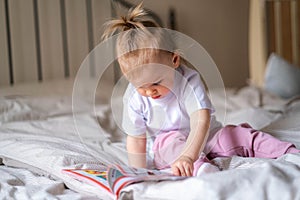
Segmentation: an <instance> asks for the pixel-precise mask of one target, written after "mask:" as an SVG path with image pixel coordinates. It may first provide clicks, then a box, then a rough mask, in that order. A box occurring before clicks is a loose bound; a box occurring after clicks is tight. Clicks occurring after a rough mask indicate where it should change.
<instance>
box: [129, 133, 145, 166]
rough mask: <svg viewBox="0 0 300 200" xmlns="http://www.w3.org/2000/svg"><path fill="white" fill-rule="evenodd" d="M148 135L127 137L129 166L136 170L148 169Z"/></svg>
mask: <svg viewBox="0 0 300 200" xmlns="http://www.w3.org/2000/svg"><path fill="white" fill-rule="evenodd" d="M146 144H147V142H146V134H142V135H139V136H130V135H128V136H127V144H126V148H127V153H128V162H129V165H130V166H132V167H136V168H146Z"/></svg>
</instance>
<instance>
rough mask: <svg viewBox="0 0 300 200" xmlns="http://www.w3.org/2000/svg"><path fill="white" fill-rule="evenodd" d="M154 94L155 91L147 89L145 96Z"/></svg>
mask: <svg viewBox="0 0 300 200" xmlns="http://www.w3.org/2000/svg"><path fill="white" fill-rule="evenodd" d="M154 93H155V91H154V90H153V89H147V90H146V94H147V95H148V96H151V95H153V94H154Z"/></svg>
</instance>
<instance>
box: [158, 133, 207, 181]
mask: <svg viewBox="0 0 300 200" xmlns="http://www.w3.org/2000/svg"><path fill="white" fill-rule="evenodd" d="M185 142H186V136H185V135H183V134H182V133H180V132H178V131H171V132H168V133H164V134H160V135H158V136H157V137H156V139H155V141H154V144H153V152H154V164H155V166H156V167H157V168H158V169H164V168H167V167H170V165H171V164H172V163H173V162H174V161H176V160H177V159H178V157H179V155H180V153H181V151H182V149H183V148H184V145H185ZM204 162H209V163H210V161H209V160H208V159H207V158H206V157H199V159H198V160H196V161H195V162H194V171H193V175H194V176H195V175H196V174H197V171H198V169H199V168H200V166H201V165H202V164H203V163H204Z"/></svg>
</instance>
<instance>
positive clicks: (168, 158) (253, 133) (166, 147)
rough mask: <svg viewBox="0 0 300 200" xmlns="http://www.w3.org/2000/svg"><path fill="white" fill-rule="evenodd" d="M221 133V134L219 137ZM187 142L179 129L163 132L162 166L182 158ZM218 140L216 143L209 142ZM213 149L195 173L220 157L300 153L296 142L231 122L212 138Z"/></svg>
mask: <svg viewBox="0 0 300 200" xmlns="http://www.w3.org/2000/svg"><path fill="white" fill-rule="evenodd" d="M216 137H217V138H216ZM185 142H186V136H184V135H183V134H182V133H180V132H178V131H172V132H168V133H164V134H160V135H158V136H157V138H156V139H155V141H154V144H153V152H154V164H155V166H156V167H157V168H158V169H163V168H167V167H170V165H171V164H172V163H173V162H174V161H175V160H176V159H178V157H179V156H180V153H181V151H182V149H183V148H184V145H185ZM210 142H214V144H209V143H210ZM207 144H208V145H211V146H212V147H211V150H210V151H209V152H206V153H207V155H206V156H207V157H205V156H202V157H201V156H200V157H199V159H198V160H197V161H195V163H194V173H193V174H194V175H195V174H196V173H197V171H198V169H199V167H200V166H201V165H202V163H203V162H209V160H208V159H213V158H216V157H229V156H234V155H236V156H242V157H258V158H277V157H280V156H282V155H283V154H286V153H299V152H300V150H298V149H296V147H295V145H293V144H292V143H289V142H284V141H281V140H279V139H277V138H275V137H273V136H271V135H269V134H267V133H264V132H261V131H257V130H254V129H253V128H251V127H250V126H249V125H248V124H241V125H239V126H234V125H227V126H225V127H224V128H222V129H220V130H219V131H218V132H217V133H216V135H215V138H213V139H211V141H208V143H207Z"/></svg>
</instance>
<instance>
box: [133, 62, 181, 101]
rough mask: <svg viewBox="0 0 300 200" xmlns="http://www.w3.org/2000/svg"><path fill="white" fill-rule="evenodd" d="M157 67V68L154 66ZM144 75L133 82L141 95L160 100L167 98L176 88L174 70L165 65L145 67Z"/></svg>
mask: <svg viewBox="0 0 300 200" xmlns="http://www.w3.org/2000/svg"><path fill="white" fill-rule="evenodd" d="M153 65H155V66H153ZM142 70H143V75H144V76H141V77H140V78H138V80H134V81H132V84H133V85H134V86H135V87H136V89H137V91H138V92H139V94H140V95H142V96H145V97H150V98H153V99H159V98H163V97H165V96H166V95H167V94H168V93H169V92H170V90H172V88H173V86H174V73H175V72H174V69H173V68H171V67H168V66H164V65H158V64H152V66H150V65H148V66H145V67H144V69H142Z"/></svg>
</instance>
